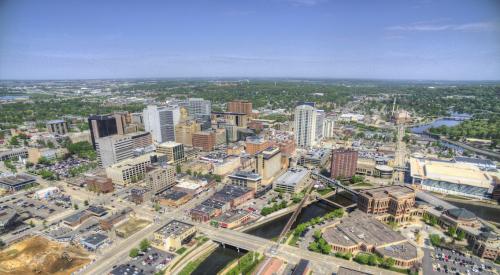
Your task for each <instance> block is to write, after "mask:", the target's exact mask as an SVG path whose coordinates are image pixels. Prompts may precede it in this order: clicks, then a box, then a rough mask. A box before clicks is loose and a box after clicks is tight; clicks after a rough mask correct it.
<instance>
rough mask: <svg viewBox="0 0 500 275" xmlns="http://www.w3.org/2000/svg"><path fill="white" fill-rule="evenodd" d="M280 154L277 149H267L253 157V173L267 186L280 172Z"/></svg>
mask: <svg viewBox="0 0 500 275" xmlns="http://www.w3.org/2000/svg"><path fill="white" fill-rule="evenodd" d="M281 167H282V166H281V152H280V149H279V148H277V147H269V148H267V149H265V150H263V151H261V152H260V153H258V154H256V155H255V172H256V173H258V174H259V175H260V176H261V177H262V182H263V184H265V185H267V184H268V183H269V182H270V181H272V180H273V179H274V177H276V176H277V175H278V174H279V173H280V172H281Z"/></svg>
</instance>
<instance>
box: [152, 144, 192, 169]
mask: <svg viewBox="0 0 500 275" xmlns="http://www.w3.org/2000/svg"><path fill="white" fill-rule="evenodd" d="M156 152H158V153H160V154H164V155H166V156H167V161H168V162H172V163H174V164H178V163H180V162H183V161H184V160H185V157H184V145H183V144H182V143H177V142H173V141H167V142H164V143H161V144H159V145H158V146H156Z"/></svg>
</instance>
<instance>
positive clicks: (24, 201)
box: [0, 195, 68, 220]
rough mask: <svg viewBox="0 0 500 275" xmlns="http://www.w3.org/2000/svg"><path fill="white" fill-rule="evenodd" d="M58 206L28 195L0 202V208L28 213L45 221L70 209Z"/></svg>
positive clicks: (53, 202)
mask: <svg viewBox="0 0 500 275" xmlns="http://www.w3.org/2000/svg"><path fill="white" fill-rule="evenodd" d="M57 204H58V203H57V202H56V201H54V200H48V201H44V200H37V199H32V198H29V197H28V196H26V195H25V196H16V197H11V198H9V199H5V200H0V207H2V208H7V207H8V208H12V209H15V210H16V211H17V212H18V213H23V212H28V213H30V215H31V216H32V217H33V218H37V219H40V220H45V219H47V218H48V217H49V216H54V215H56V214H58V213H61V212H63V211H64V210H66V209H67V208H68V207H67V206H58V205H57Z"/></svg>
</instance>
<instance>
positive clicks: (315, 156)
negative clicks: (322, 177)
mask: <svg viewBox="0 0 500 275" xmlns="http://www.w3.org/2000/svg"><path fill="white" fill-rule="evenodd" d="M331 152H332V150H330V149H327V148H313V149H310V150H308V151H307V153H306V154H302V155H300V158H299V159H298V163H299V165H302V166H306V167H309V168H313V167H323V166H324V165H326V163H327V162H328V160H329V159H330V158H331Z"/></svg>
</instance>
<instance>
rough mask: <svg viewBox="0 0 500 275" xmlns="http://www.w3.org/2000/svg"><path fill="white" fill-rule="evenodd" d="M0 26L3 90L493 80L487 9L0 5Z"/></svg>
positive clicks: (314, 2) (303, 2) (293, 2)
mask: <svg viewBox="0 0 500 275" xmlns="http://www.w3.org/2000/svg"><path fill="white" fill-rule="evenodd" d="M0 18H1V19H0V22H1V25H2V27H1V28H0V80H1V79H33V80H37V79H110V78H198V77H201V78H224V77H241V78H258V77H264V78H324V79H343V78H348V79H401V80H405V79H409V80H500V77H499V76H500V63H499V62H498V61H497V60H500V39H499V37H500V20H499V19H500V8H499V4H498V3H497V2H495V1H481V2H478V1H439V2H435V1H424V0H422V1H409V2H404V3H403V2H400V1H383V2H378V3H364V2H362V1H349V2H340V1H328V0H275V1H252V2H237V3H235V2H232V1H220V2H217V3H211V2H207V1H187V2H183V3H160V2H152V3H149V5H140V4H136V3H131V2H128V1H120V2H113V1H111V2H106V3H99V2H92V1H90V2H89V1H86V2H85V3H82V2H72V1H51V2H49V3H43V4H42V3H37V2H34V1H4V2H2V4H0Z"/></svg>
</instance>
